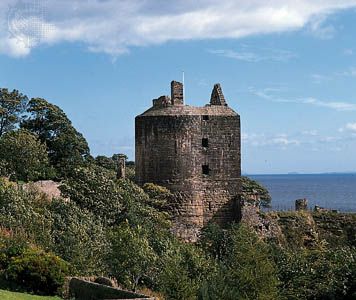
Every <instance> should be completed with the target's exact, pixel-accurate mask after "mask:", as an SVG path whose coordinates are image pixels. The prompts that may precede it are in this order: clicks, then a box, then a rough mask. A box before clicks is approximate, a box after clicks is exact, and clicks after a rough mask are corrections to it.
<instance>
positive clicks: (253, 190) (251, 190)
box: [241, 176, 272, 207]
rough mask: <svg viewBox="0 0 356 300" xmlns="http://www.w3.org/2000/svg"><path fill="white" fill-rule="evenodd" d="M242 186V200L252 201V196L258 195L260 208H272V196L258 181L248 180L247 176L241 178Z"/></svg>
mask: <svg viewBox="0 0 356 300" xmlns="http://www.w3.org/2000/svg"><path fill="white" fill-rule="evenodd" d="M241 185H242V199H243V200H245V201H249V200H250V196H251V195H258V197H259V201H258V202H259V203H257V205H258V206H262V207H270V206H271V200H272V198H271V196H270V194H269V192H268V190H267V189H266V188H265V187H264V186H262V185H261V184H260V183H258V182H257V181H255V180H253V179H251V178H248V177H246V176H241Z"/></svg>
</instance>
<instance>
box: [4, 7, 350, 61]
mask: <svg viewBox="0 0 356 300" xmlns="http://www.w3.org/2000/svg"><path fill="white" fill-rule="evenodd" d="M23 2H25V3H34V2H39V3H43V4H45V5H46V8H47V9H46V13H45V14H44V15H43V18H40V19H39V20H40V22H35V23H34V22H32V23H31V22H29V21H31V20H33V18H34V17H37V15H36V12H35V13H34V12H33V10H32V11H31V10H28V9H27V8H26V7H25V6H23V5H22V6H21V5H18V3H20V2H19V1H18V0H2V1H1V3H0V52H1V53H5V54H9V55H13V56H24V55H27V54H28V53H29V52H30V50H31V49H32V48H34V47H36V46H39V45H41V44H50V45H51V44H54V43H61V42H81V43H83V44H85V45H87V47H88V49H89V50H90V51H95V52H104V53H109V54H112V55H119V54H121V53H124V52H127V51H128V50H129V49H130V47H133V46H147V45H154V44H160V43H164V42H167V41H172V40H189V39H217V38H241V37H245V36H249V35H256V34H269V33H276V32H284V31H291V30H298V29H301V28H303V27H305V26H307V25H308V26H310V28H311V31H312V32H319V34H321V36H323V35H324V36H330V32H331V31H332V28H331V27H328V26H326V27H325V25H323V24H324V23H323V21H324V20H325V18H326V16H328V15H330V14H332V13H334V12H335V11H338V10H341V9H347V8H350V7H355V6H356V0H339V1H335V0H299V1H295V0H273V1H260V0H249V1H246V0H220V1H217V0H214V1H213V0H178V1H154V0H151V1H149V0H146V1H144V0H121V1H117V0H105V1H104V0H91V1H82V0H62V1H58V0H46V1H45V0H23ZM23 2H22V3H23ZM9 6H10V7H11V6H12V7H14V6H15V8H16V12H17V17H18V18H20V21H21V24H26V22H29V24H32V25H30V29H33V30H35V31H36V32H37V34H38V29H40V30H39V32H40V33H41V30H45V34H41V35H40V38H39V39H38V40H37V41H36V42H35V43H31V44H30V45H28V46H27V47H25V48H27V49H24V47H23V45H19V47H14V45H13V40H12V39H11V37H12V38H13V36H11V34H10V33H9V30H8V27H7V19H8V11H9V10H8V7H9ZM31 18H32V19H31ZM37 21H38V20H37ZM34 25H35V26H34ZM49 25H50V26H49ZM49 28H50V29H49ZM320 32H321V33H320ZM42 33H43V32H42ZM37 37H38V36H37Z"/></svg>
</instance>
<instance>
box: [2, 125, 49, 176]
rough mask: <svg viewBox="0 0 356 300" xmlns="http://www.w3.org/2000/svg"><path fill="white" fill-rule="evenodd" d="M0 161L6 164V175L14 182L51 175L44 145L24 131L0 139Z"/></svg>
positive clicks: (8, 134)
mask: <svg viewBox="0 0 356 300" xmlns="http://www.w3.org/2000/svg"><path fill="white" fill-rule="evenodd" d="M0 161H2V162H3V163H5V164H6V169H7V172H8V174H6V175H9V176H10V177H11V179H14V180H24V181H28V180H37V179H41V178H46V177H48V176H50V175H51V169H50V168H49V164H48V156H47V151H46V145H44V144H42V143H41V142H40V141H39V140H38V138H37V136H36V135H34V134H32V133H31V132H29V131H27V130H24V129H20V130H17V131H12V132H7V133H6V134H4V135H3V136H2V137H1V139H0Z"/></svg>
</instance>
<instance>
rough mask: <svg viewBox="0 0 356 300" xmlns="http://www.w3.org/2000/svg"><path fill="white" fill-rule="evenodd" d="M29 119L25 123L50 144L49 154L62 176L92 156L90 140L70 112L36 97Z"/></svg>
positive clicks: (30, 109) (53, 164)
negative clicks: (76, 125)
mask: <svg viewBox="0 0 356 300" xmlns="http://www.w3.org/2000/svg"><path fill="white" fill-rule="evenodd" d="M27 113H28V114H29V116H28V117H27V119H25V120H23V121H22V122H21V127H22V128H25V129H27V130H29V131H31V132H33V133H35V134H37V135H38V137H39V138H40V140H41V141H42V142H44V143H45V144H46V145H47V149H48V156H49V160H50V163H51V165H52V166H54V167H55V168H56V170H57V173H58V175H59V177H63V176H66V175H68V174H69V173H70V172H71V170H72V169H73V168H75V167H77V166H80V165H83V164H85V162H86V161H87V160H88V159H89V158H90V150H89V146H88V143H87V141H86V140H85V138H84V137H83V135H82V134H81V133H79V132H78V131H77V130H76V129H75V128H74V127H73V125H72V122H71V121H70V120H69V119H68V117H67V116H66V114H65V113H64V112H63V111H62V110H61V109H60V108H59V107H58V106H56V105H53V104H51V103H49V102H47V101H46V100H45V99H41V98H34V99H31V101H30V102H29V104H28V109H27Z"/></svg>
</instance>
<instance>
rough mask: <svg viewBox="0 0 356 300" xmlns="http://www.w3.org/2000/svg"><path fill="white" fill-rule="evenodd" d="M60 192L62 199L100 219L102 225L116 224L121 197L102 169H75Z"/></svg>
mask: <svg viewBox="0 0 356 300" xmlns="http://www.w3.org/2000/svg"><path fill="white" fill-rule="evenodd" d="M60 190H61V192H62V194H63V196H64V197H67V198H70V199H71V201H73V202H75V203H76V204H77V205H78V206H79V207H80V208H82V209H87V210H88V211H90V212H92V213H93V214H95V215H96V216H97V217H100V218H101V219H102V220H103V222H104V223H107V224H117V222H118V218H119V215H120V213H121V211H122V195H121V193H120V190H119V186H118V185H117V183H116V182H115V179H114V177H112V174H111V173H110V172H108V171H107V170H105V169H104V168H101V167H98V166H95V165H91V166H88V167H79V168H76V169H74V170H73V172H72V176H71V177H70V178H67V179H66V180H65V181H64V182H63V185H61V186H60Z"/></svg>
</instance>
